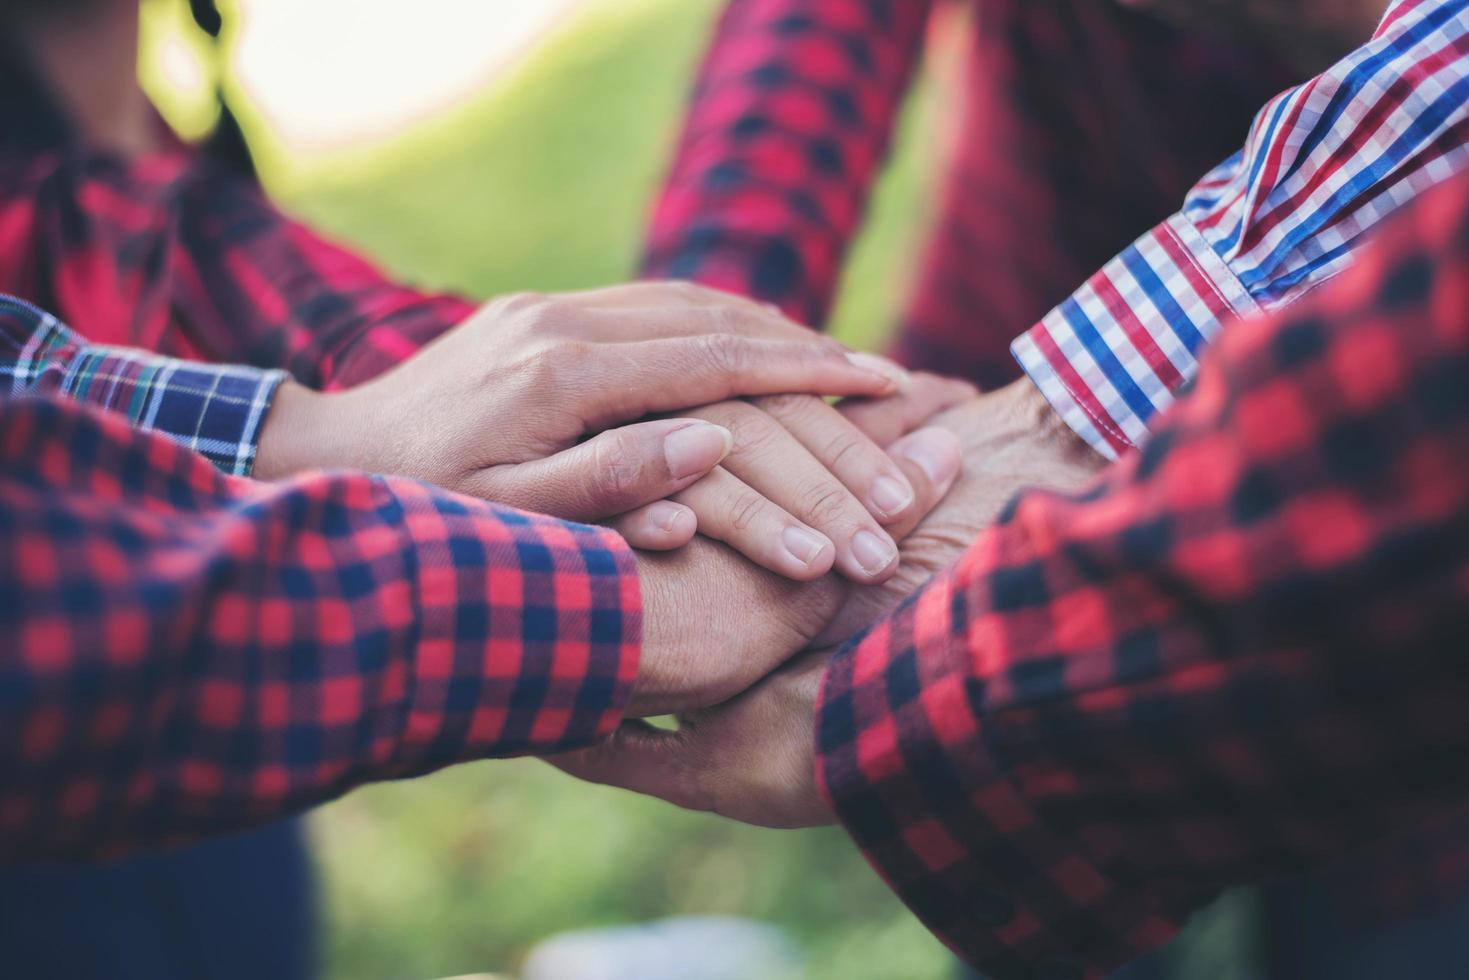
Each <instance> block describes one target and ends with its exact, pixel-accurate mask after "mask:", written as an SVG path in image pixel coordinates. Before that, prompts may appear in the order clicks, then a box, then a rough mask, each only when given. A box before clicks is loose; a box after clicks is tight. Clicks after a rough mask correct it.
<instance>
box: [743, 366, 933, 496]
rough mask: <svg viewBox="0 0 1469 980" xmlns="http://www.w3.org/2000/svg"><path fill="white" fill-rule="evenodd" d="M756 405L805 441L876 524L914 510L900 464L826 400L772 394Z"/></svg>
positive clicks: (911, 489) (910, 490) (818, 459)
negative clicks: (865, 509)
mask: <svg viewBox="0 0 1469 980" xmlns="http://www.w3.org/2000/svg"><path fill="white" fill-rule="evenodd" d="M754 404H755V406H756V407H757V408H759V409H760V410H761V411H763V412H765V414H767V415H769V416H770V417H771V418H772V419H774V420H775V421H776V422H778V423H780V425H781V426H783V427H784V428H785V430H786V431H787V432H789V433H790V434H791V435H792V436H794V437H795V438H796V439H797V441H799V442H800V443H801V445H803V446H805V447H806V449H807V450H809V451H810V453H811V455H812V456H814V457H816V461H817V462H819V463H820V464H821V465H822V466H824V467H826V469H827V470H828V471H830V472H831V474H832V475H833V476H835V477H836V478H837V479H838V480H840V481H841V483H842V485H843V486H845V487H846V488H847V489H848V490H850V491H851V492H852V495H853V496H855V497H856V498H857V499H858V500H860V501H861V502H862V504H863V506H865V507H866V508H867V512H868V513H869V514H871V515H872V517H873V518H874V519H876V520H877V522H878V523H879V524H892V523H895V522H897V521H900V520H902V519H903V518H905V517H907V516H908V514H909V512H910V511H911V510H912V509H913V504H914V495H913V487H912V486H910V485H909V483H908V478H907V477H906V476H904V475H903V471H902V469H900V468H899V467H898V464H897V463H895V462H894V461H893V459H892V457H890V456H889V455H888V454H887V453H886V452H884V451H883V449H882V447H881V446H879V445H878V444H877V443H875V442H873V441H872V440H871V439H869V438H868V437H867V435H866V434H864V433H863V432H862V430H860V429H858V428H857V427H856V426H855V425H853V424H852V423H851V422H849V421H847V419H846V418H845V417H843V415H842V413H840V412H838V411H837V410H836V409H835V408H833V407H832V406H831V405H828V404H827V403H826V401H825V400H824V399H821V398H817V397H815V396H813V395H771V396H769V397H766V398H760V399H756V400H755V402H754Z"/></svg>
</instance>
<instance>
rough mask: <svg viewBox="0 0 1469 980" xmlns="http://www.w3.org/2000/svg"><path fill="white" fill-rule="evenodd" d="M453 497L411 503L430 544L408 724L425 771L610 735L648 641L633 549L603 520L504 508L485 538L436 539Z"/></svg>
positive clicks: (422, 542)
mask: <svg viewBox="0 0 1469 980" xmlns="http://www.w3.org/2000/svg"><path fill="white" fill-rule="evenodd" d="M445 506H452V505H446V504H444V503H443V502H441V501H432V500H429V499H427V498H425V500H424V501H422V502H420V503H419V505H418V506H415V505H414V504H412V503H410V504H409V505H408V506H407V507H406V509H405V513H404V515H403V520H404V525H405V528H406V530H407V532H408V533H409V534H411V535H413V536H414V537H415V538H416V539H417V541H418V548H419V551H420V554H421V559H420V561H421V571H420V575H419V579H418V597H417V602H416V604H415V608H417V609H418V610H419V615H420V617H421V619H420V623H421V630H420V635H419V641H418V643H417V647H416V654H415V657H414V666H413V698H412V704H411V708H410V712H409V718H408V723H407V726H406V729H405V748H406V750H407V752H408V755H409V757H410V758H411V759H412V760H413V762H414V769H415V771H418V770H421V769H422V768H423V767H424V766H425V765H431V766H437V765H441V764H449V763H453V762H460V761H464V760H466V759H473V758H482V757H487V756H493V757H507V756H518V755H550V754H555V753H559V752H567V751H571V750H573V749H577V748H582V747H584V746H587V745H590V744H592V743H594V742H596V741H599V740H601V739H604V738H606V737H608V736H610V735H611V734H612V733H613V732H614V731H615V730H616V729H617V727H618V725H620V724H621V723H622V721H623V717H624V715H625V713H626V711H627V707H628V704H629V703H630V702H631V700H632V696H633V688H634V686H635V684H636V682H637V677H638V665H639V660H640V657H641V649H642V593H641V590H640V586H639V582H638V571H637V562H636V559H635V557H634V555H633V552H632V549H631V548H629V547H628V545H627V544H626V543H625V542H624V541H623V540H622V538H621V537H619V536H618V535H617V534H615V533H614V532H612V531H609V530H607V529H605V528H596V527H587V526H582V525H578V524H570V523H566V522H563V521H555V520H552V519H550V518H544V517H539V516H534V515H527V514H520V513H518V512H514V511H509V510H506V509H503V508H496V515H497V517H498V520H497V521H495V522H483V523H482V524H481V525H480V526H479V528H478V531H477V534H476V536H475V538H474V540H464V541H456V540H447V541H435V540H434V538H435V536H437V535H439V534H440V531H439V528H441V527H442V526H443V522H442V520H441V519H440V512H441V511H442V509H443V508H444V507H445Z"/></svg>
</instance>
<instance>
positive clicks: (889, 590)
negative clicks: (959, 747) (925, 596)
mask: <svg viewBox="0 0 1469 980" xmlns="http://www.w3.org/2000/svg"><path fill="white" fill-rule="evenodd" d="M929 424H930V425H931V426H933V427H935V428H945V429H949V430H950V431H952V432H954V433H955V434H956V435H958V436H959V440H960V443H961V445H962V446H963V450H964V473H963V475H962V476H961V477H960V479H959V482H958V483H957V484H956V485H955V486H954V489H953V490H952V491H951V492H950V493H949V495H948V496H947V497H945V498H944V500H943V502H942V503H941V504H939V506H938V507H936V508H935V509H934V511H933V513H932V514H930V515H929V516H928V517H927V518H925V519H924V520H923V522H922V523H921V524H919V526H918V528H917V529H916V530H914V531H913V533H912V534H910V535H908V537H907V538H905V539H904V540H903V545H902V564H901V565H900V566H899V568H898V572H897V574H896V575H894V576H893V577H892V578H891V579H889V580H888V581H887V582H886V583H884V584H883V585H881V586H879V587H876V588H867V589H856V590H853V592H852V593H851V594H850V596H849V598H848V600H847V602H846V604H845V606H844V607H843V608H842V611H841V613H840V614H838V616H837V618H836V619H835V620H834V621H833V622H832V623H831V624H830V625H829V626H828V627H827V629H826V630H825V631H824V632H822V634H821V635H820V636H819V637H817V638H816V640H815V644H814V645H816V646H821V647H826V646H837V645H839V644H841V643H842V642H844V641H846V640H848V639H850V638H851V637H852V636H855V635H856V634H857V633H859V632H861V631H862V630H864V629H866V628H867V627H868V626H870V625H871V624H872V623H874V622H876V621H877V620H879V619H881V618H882V617H883V616H884V615H885V614H886V613H887V612H888V611H890V610H891V609H893V608H894V607H895V606H897V605H898V603H900V602H902V601H903V600H904V599H905V598H907V597H908V596H909V595H911V594H913V593H914V592H916V591H917V590H918V588H919V587H920V586H922V585H923V583H924V582H926V581H928V579H929V578H930V577H932V576H933V575H934V574H935V573H936V572H939V571H941V570H942V569H944V568H947V567H948V566H949V565H951V564H953V563H954V562H955V561H957V560H958V558H959V556H960V555H962V554H963V553H964V551H965V550H966V549H967V548H968V547H969V546H970V545H972V544H973V543H974V539H975V537H976V536H978V534H979V533H980V532H981V531H983V530H984V529H985V528H987V527H989V526H990V525H991V524H993V523H994V522H995V518H996V517H998V516H999V514H1000V511H1001V510H1003V509H1004V507H1005V505H1006V504H1008V503H1009V502H1010V501H1011V500H1012V499H1014V497H1015V495H1016V494H1018V493H1020V492H1021V491H1022V490H1026V489H1031V488H1037V489H1046V490H1060V491H1070V490H1077V489H1079V488H1081V487H1082V486H1085V485H1086V484H1087V483H1089V482H1090V481H1091V479H1092V478H1093V477H1094V476H1095V475H1096V474H1097V473H1098V472H1100V471H1101V470H1102V468H1103V467H1104V466H1106V462H1107V461H1106V460H1105V459H1103V458H1102V457H1101V456H1099V455H1097V453H1096V452H1095V451H1094V450H1092V448H1091V447H1090V446H1088V445H1087V444H1086V443H1085V442H1083V441H1082V440H1081V439H1079V438H1078V437H1077V436H1076V434H1075V433H1074V432H1072V431H1071V429H1069V428H1068V427H1067V426H1066V424H1065V423H1064V422H1063V421H1062V420H1061V418H1060V416H1058V415H1057V414H1056V412H1055V410H1054V409H1052V408H1051V406H1050V405H1049V404H1048V403H1047V402H1046V400H1045V398H1044V397H1043V396H1042V395H1041V393H1040V392H1039V390H1037V389H1036V387H1035V385H1033V384H1032V383H1031V382H1030V381H1029V380H1026V379H1023V378H1022V379H1021V380H1019V381H1016V382H1015V383H1014V384H1011V385H1009V386H1008V387H1005V388H1002V389H1000V390H999V391H996V392H993V393H991V394H988V395H984V396H982V397H980V398H976V399H974V400H972V401H970V402H968V403H966V404H964V405H961V406H959V407H958V408H955V409H951V410H950V411H948V412H945V413H943V414H941V415H938V416H936V417H934V418H933V419H931V420H930V422H929Z"/></svg>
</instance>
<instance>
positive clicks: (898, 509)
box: [872, 476, 913, 517]
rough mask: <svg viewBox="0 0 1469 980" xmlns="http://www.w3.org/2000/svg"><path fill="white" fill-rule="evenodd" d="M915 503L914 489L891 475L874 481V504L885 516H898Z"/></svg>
mask: <svg viewBox="0 0 1469 980" xmlns="http://www.w3.org/2000/svg"><path fill="white" fill-rule="evenodd" d="M912 505H913V491H912V490H911V489H910V488H909V487H908V486H907V484H904V483H899V482H898V481H897V480H895V479H893V478H892V477H890V476H880V477H878V478H877V479H876V480H873V481H872V506H873V507H874V508H875V509H876V510H877V512H878V513H879V514H881V515H882V516H883V517H897V516H898V515H899V514H901V513H903V511H905V510H907V509H908V508H909V507H911V506H912Z"/></svg>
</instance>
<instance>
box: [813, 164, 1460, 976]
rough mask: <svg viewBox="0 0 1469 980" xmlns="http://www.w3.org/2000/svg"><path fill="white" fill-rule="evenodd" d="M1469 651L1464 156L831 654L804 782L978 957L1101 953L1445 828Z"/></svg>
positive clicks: (1040, 972)
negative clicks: (1111, 461) (1115, 455)
mask: <svg viewBox="0 0 1469 980" xmlns="http://www.w3.org/2000/svg"><path fill="white" fill-rule="evenodd" d="M1466 650H1469V180H1464V179H1458V180H1455V181H1454V182H1453V183H1451V184H1450V185H1448V186H1446V187H1445V188H1442V189H1440V190H1438V191H1435V192H1431V193H1430V194H1429V195H1427V196H1425V197H1424V198H1423V199H1422V201H1421V202H1420V203H1418V204H1416V205H1413V206H1411V210H1410V211H1409V212H1407V214H1406V215H1405V216H1404V218H1403V219H1402V220H1399V221H1397V222H1396V223H1395V224H1394V225H1393V227H1392V228H1390V229H1389V230H1387V231H1385V232H1384V233H1383V238H1382V239H1381V240H1380V242H1379V243H1378V244H1377V246H1376V247H1375V248H1373V249H1370V250H1369V251H1367V252H1366V253H1365V254H1364V257H1363V258H1362V259H1361V261H1360V262H1359V264H1358V265H1357V266H1355V267H1354V268H1353V269H1352V270H1351V271H1350V272H1348V273H1346V274H1344V275H1342V276H1340V277H1339V278H1338V279H1337V280H1336V281H1335V282H1334V283H1332V284H1331V285H1329V286H1327V287H1324V288H1323V289H1322V290H1320V291H1319V292H1318V293H1316V294H1315V295H1314V296H1313V297H1312V298H1309V299H1307V300H1305V301H1303V302H1302V303H1301V304H1300V305H1298V306H1297V307H1294V308H1292V309H1291V310H1289V311H1287V312H1286V313H1285V314H1283V315H1280V316H1277V317H1274V318H1268V319H1261V320H1255V321H1248V322H1244V323H1241V324H1238V325H1236V326H1234V327H1231V328H1230V329H1229V330H1228V331H1225V333H1224V334H1223V336H1222V338H1221V340H1220V341H1219V342H1218V344H1217V345H1216V347H1215V348H1213V349H1212V350H1211V351H1210V352H1209V353H1208V354H1207V355H1206V357H1205V359H1204V364H1203V368H1202V371H1201V374H1200V377H1199V380H1198V382H1197V386H1196V387H1195V389H1194V390H1193V391H1192V392H1190V393H1189V394H1188V395H1187V397H1185V398H1183V399H1182V400H1181V401H1180V402H1179V403H1178V405H1177V406H1176V407H1175V408H1174V409H1173V410H1171V411H1170V412H1168V413H1167V414H1166V415H1165V416H1164V417H1163V419H1162V421H1161V423H1160V424H1159V426H1158V427H1157V434H1156V436H1155V437H1154V439H1153V440H1152V442H1151V443H1150V444H1149V445H1148V446H1147V447H1145V448H1144V449H1142V450H1141V451H1140V452H1139V453H1135V454H1132V455H1130V456H1128V457H1126V458H1125V459H1124V460H1123V461H1122V462H1121V463H1119V464H1118V465H1117V466H1115V467H1113V468H1112V469H1111V470H1109V472H1108V473H1107V475H1106V476H1105V477H1104V478H1103V479H1102V481H1101V482H1099V483H1098V484H1097V485H1096V486H1094V487H1093V488H1091V489H1090V490H1089V491H1087V492H1084V493H1082V494H1079V495H1076V496H1070V497H1065V496H1057V495H1049V494H1041V493H1036V494H1030V495H1027V496H1023V497H1022V498H1020V499H1019V500H1018V501H1017V502H1016V503H1015V504H1014V505H1012V507H1011V508H1009V510H1008V512H1007V513H1006V514H1005V515H1004V517H1003V518H1002V520H1001V521H1000V522H999V524H998V525H997V526H996V527H995V528H994V529H992V530H991V531H989V532H987V533H985V534H984V535H983V536H982V537H981V538H980V539H979V540H978V542H977V543H976V544H975V545H974V546H973V548H971V549H970V551H969V552H968V553H967V554H966V555H965V557H964V558H963V560H962V561H960V562H959V563H958V565H957V566H956V567H954V568H953V569H951V570H950V571H949V572H947V573H945V574H943V575H941V576H939V577H938V578H937V579H935V580H934V581H933V582H932V583H931V584H930V585H929V586H927V587H926V588H925V589H924V590H922V591H921V592H920V593H919V594H917V595H916V596H915V597H913V598H912V599H911V600H910V601H909V602H907V603H906V604H905V605H904V606H903V607H902V608H901V609H900V610H899V611H898V612H897V613H896V614H895V615H894V616H893V617H891V618H890V619H888V620H887V621H885V622H883V623H882V624H880V625H879V626H878V627H876V628H875V629H874V630H873V631H871V632H870V633H869V634H868V635H867V636H865V637H864V638H861V639H859V640H858V641H857V642H855V643H853V644H852V645H850V646H848V647H847V648H846V649H845V650H844V651H843V652H841V653H840V654H839V655H838V657H837V658H836V660H835V662H834V664H833V666H832V668H831V671H830V674H829V676H828V679H827V686H826V690H825V693H824V698H823V702H822V705H821V709H820V720H819V736H818V737H819V744H820V775H821V778H822V780H823V783H824V786H825V788H826V790H827V792H828V793H829V794H830V796H831V799H832V800H833V801H834V803H835V806H836V808H837V810H838V812H839V813H840V815H841V817H842V819H843V821H844V822H845V824H846V826H847V828H848V829H849V830H850V832H851V833H852V834H853V836H854V837H855V839H856V840H857V841H858V842H859V843H860V844H861V846H862V847H863V849H864V850H865V851H866V853H867V854H868V855H869V857H870V858H871V859H872V860H873V862H874V863H875V864H876V866H877V867H878V868H879V869H880V870H881V871H882V873H883V874H884V875H885V876H886V877H887V879H888V880H889V881H890V882H891V883H892V884H893V886H894V887H895V888H896V889H897V890H898V892H899V893H900V894H902V895H903V897H904V898H905V899H906V900H907V902H908V903H909V904H910V906H911V907H912V908H913V909H914V910H915V912H917V914H918V915H919V916H921V917H922V918H923V919H924V921H925V922H927V923H928V924H929V925H930V926H931V927H932V928H933V929H934V930H935V931H936V932H938V933H939V934H940V935H942V936H943V937H944V938H945V939H946V940H947V941H948V942H950V943H951V944H952V945H953V946H954V947H955V949H957V950H959V951H960V952H961V953H963V954H964V955H965V956H966V957H967V958H968V959H970V960H971V961H972V962H974V963H975V964H976V965H977V966H978V967H979V968H980V969H981V971H982V972H984V973H985V974H986V975H987V976H993V977H995V978H997V980H1010V978H1026V980H1030V978H1036V977H1041V978H1051V977H1067V976H1075V977H1081V976H1087V977H1097V976H1101V975H1102V974H1103V972H1104V971H1105V970H1107V969H1109V968H1112V967H1115V966H1117V965H1119V964H1121V963H1123V962H1125V961H1127V960H1129V959H1131V958H1132V957H1134V956H1135V955H1137V954H1138V953H1140V952H1142V951H1144V950H1146V949H1148V948H1150V947H1152V946H1155V945H1157V944H1158V943H1160V942H1162V941H1163V940H1165V939H1166V938H1167V937H1168V936H1169V935H1170V934H1171V933H1172V932H1173V930H1174V927H1175V924H1176V923H1177V922H1178V921H1179V920H1180V919H1181V918H1182V917H1184V916H1185V915H1186V914H1187V913H1188V912H1189V911H1191V910H1192V909H1193V908H1195V907H1197V906H1198V905H1199V904H1201V903H1202V902H1204V901H1206V900H1208V899H1209V898H1211V897H1212V896H1213V895H1214V894H1216V893H1217V892H1218V891H1219V890H1220V889H1221V888H1223V887H1225V886H1227V885H1230V884H1233V883H1238V882H1244V881H1252V880H1259V879H1261V878H1264V877H1268V876H1272V875H1276V874H1282V873H1289V872H1296V871H1300V870H1303V869H1307V868H1312V867H1316V866H1319V865H1320V864H1322V863H1323V862H1325V861H1327V860H1329V859H1332V858H1335V857H1339V856H1342V855H1349V854H1351V853H1353V852H1354V851H1356V850H1357V849H1359V848H1362V847H1364V846H1369V845H1371V844H1373V843H1374V842H1377V841H1380V840H1382V839H1384V838H1388V837H1391V836H1392V835H1394V834H1397V833H1398V832H1401V831H1411V830H1414V829H1416V828H1418V827H1419V826H1420V825H1421V824H1422V823H1423V822H1424V821H1428V820H1432V821H1433V822H1435V823H1439V824H1442V825H1443V826H1446V827H1449V828H1450V829H1452V828H1453V827H1454V826H1458V827H1459V828H1460V829H1462V825H1463V821H1462V819H1458V818H1459V817H1460V816H1461V815H1462V813H1463V811H1464V809H1465V804H1466V801H1469V769H1466V768H1465V766H1464V765H1463V758H1464V754H1465V752H1466V750H1469V715H1466V713H1465V711H1464V705H1465V704H1469V671H1466V670H1465V669H1464V663H1463V660H1464V654H1465V651H1466Z"/></svg>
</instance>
